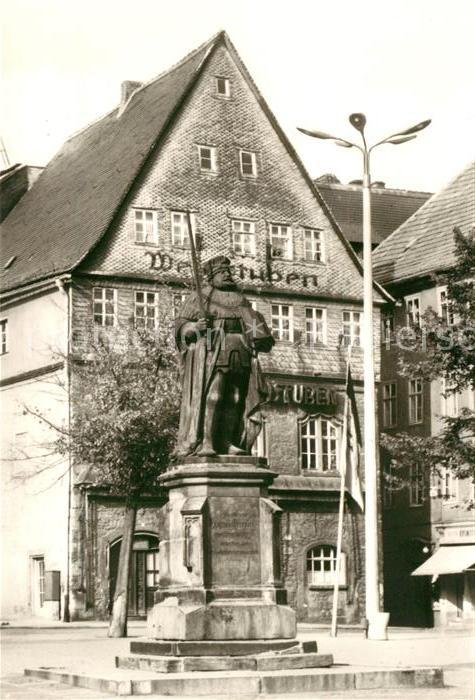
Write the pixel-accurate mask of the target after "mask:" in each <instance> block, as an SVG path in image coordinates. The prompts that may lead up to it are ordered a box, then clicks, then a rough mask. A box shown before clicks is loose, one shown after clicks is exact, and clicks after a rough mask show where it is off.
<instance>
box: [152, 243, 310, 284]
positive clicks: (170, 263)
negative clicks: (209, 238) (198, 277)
mask: <svg viewBox="0 0 475 700" xmlns="http://www.w3.org/2000/svg"><path fill="white" fill-rule="evenodd" d="M145 255H148V256H149V257H150V269H151V270H156V271H157V272H176V273H178V274H186V275H191V263H190V262H189V261H187V260H176V259H175V258H174V257H173V256H171V255H169V254H168V253H162V252H161V251H151V250H147V251H145ZM231 269H232V271H233V273H234V275H235V276H236V277H238V278H239V279H240V280H242V281H249V282H254V283H255V284H266V283H267V284H278V283H279V282H284V283H285V284H289V285H291V284H294V283H295V282H301V284H302V286H303V287H318V278H317V275H313V274H310V275H304V274H301V273H299V272H288V273H287V274H284V273H282V272H279V270H274V269H273V268H272V267H271V265H266V266H265V267H264V268H259V269H258V270H256V269H255V268H253V267H247V266H246V265H242V264H239V265H231Z"/></svg>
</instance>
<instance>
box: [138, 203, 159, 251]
mask: <svg viewBox="0 0 475 700" xmlns="http://www.w3.org/2000/svg"><path fill="white" fill-rule="evenodd" d="M134 217H135V219H134V228H135V242H136V243H156V242H157V237H158V230H157V228H158V227H157V216H156V212H155V211H153V210H151V209H135V210H134Z"/></svg>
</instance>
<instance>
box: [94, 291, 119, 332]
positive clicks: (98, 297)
mask: <svg viewBox="0 0 475 700" xmlns="http://www.w3.org/2000/svg"><path fill="white" fill-rule="evenodd" d="M92 299H93V316H94V323H97V324H98V325H99V326H115V325H116V324H117V289H112V288H111V287H93V290H92Z"/></svg>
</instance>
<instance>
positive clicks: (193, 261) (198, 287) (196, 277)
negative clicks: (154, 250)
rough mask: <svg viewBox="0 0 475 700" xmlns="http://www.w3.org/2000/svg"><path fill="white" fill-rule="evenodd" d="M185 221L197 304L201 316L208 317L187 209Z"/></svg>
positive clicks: (189, 215)
mask: <svg viewBox="0 0 475 700" xmlns="http://www.w3.org/2000/svg"><path fill="white" fill-rule="evenodd" d="M186 221H187V223H188V237H189V239H190V253H191V269H192V271H193V278H194V280H195V289H196V296H197V297H198V306H199V307H200V314H201V318H206V319H208V314H207V313H206V309H205V303H204V299H203V290H202V288H201V278H200V271H199V268H198V258H197V255H196V246H195V239H194V236H193V231H192V227H191V214H190V212H189V211H187V212H186Z"/></svg>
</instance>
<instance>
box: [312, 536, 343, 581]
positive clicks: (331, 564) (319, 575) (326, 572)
mask: <svg viewBox="0 0 475 700" xmlns="http://www.w3.org/2000/svg"><path fill="white" fill-rule="evenodd" d="M335 576H336V547H334V546H333V545H332V544H320V545H318V546H317V547H312V549H309V550H308V552H307V581H308V585H309V586H334V585H335ZM338 584H339V585H340V586H346V555H345V552H341V553H340V571H339V577H338Z"/></svg>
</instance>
